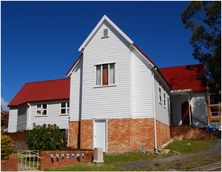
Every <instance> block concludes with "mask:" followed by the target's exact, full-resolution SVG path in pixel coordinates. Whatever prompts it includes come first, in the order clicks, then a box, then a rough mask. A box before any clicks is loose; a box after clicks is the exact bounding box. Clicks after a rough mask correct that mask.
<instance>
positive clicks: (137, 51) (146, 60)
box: [132, 46, 155, 67]
mask: <svg viewBox="0 0 222 172" xmlns="http://www.w3.org/2000/svg"><path fill="white" fill-rule="evenodd" d="M132 47H133V48H134V50H136V51H137V52H138V53H139V54H140V55H141V56H142V57H143V58H144V59H145V60H146V61H147V62H148V63H149V64H150V65H151V66H152V67H155V66H154V65H153V64H152V63H151V62H150V61H149V60H148V59H147V58H146V57H145V56H144V55H143V54H142V53H141V52H140V51H139V50H138V49H137V48H136V47H134V46H132Z"/></svg>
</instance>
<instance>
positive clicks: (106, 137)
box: [93, 118, 108, 152]
mask: <svg viewBox="0 0 222 172" xmlns="http://www.w3.org/2000/svg"><path fill="white" fill-rule="evenodd" d="M96 121H105V152H107V150H108V126H107V124H108V123H107V121H108V120H107V118H103V119H102V118H93V149H94V146H95V139H94V138H95V137H94V135H95V125H96V124H95V123H96Z"/></svg>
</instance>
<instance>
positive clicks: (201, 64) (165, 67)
mask: <svg viewBox="0 0 222 172" xmlns="http://www.w3.org/2000/svg"><path fill="white" fill-rule="evenodd" d="M199 65H201V66H204V64H190V65H181V66H171V67H161V68H159V69H166V68H174V67H184V66H199Z"/></svg>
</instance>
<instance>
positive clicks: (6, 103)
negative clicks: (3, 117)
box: [1, 98, 9, 111]
mask: <svg viewBox="0 0 222 172" xmlns="http://www.w3.org/2000/svg"><path fill="white" fill-rule="evenodd" d="M8 104H9V102H6V101H5V100H4V98H1V107H2V110H3V111H9V108H8V107H7V105H8Z"/></svg>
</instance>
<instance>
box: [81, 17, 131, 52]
mask: <svg viewBox="0 0 222 172" xmlns="http://www.w3.org/2000/svg"><path fill="white" fill-rule="evenodd" d="M105 20H106V21H107V22H108V23H109V24H110V25H111V26H112V27H113V28H114V29H115V30H116V31H117V32H119V34H120V35H122V36H123V37H124V38H125V39H126V40H127V42H129V43H130V44H133V41H132V40H131V39H130V38H129V37H128V36H127V35H126V34H125V33H123V32H122V31H121V30H120V29H119V28H118V27H117V26H116V25H115V24H114V23H113V22H112V21H111V20H110V19H109V18H108V17H107V16H106V15H104V16H103V18H102V19H101V20H100V21H99V23H98V24H97V25H96V27H95V28H94V29H93V30H92V32H91V33H90V34H89V36H88V37H87V38H86V40H85V41H84V42H83V44H82V45H81V46H80V48H79V49H78V51H82V52H83V49H84V48H85V46H86V44H87V43H88V42H89V41H90V39H91V38H92V37H93V35H94V34H95V33H96V32H97V30H98V29H99V28H100V26H101V25H102V23H103V22H104V21H105Z"/></svg>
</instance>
